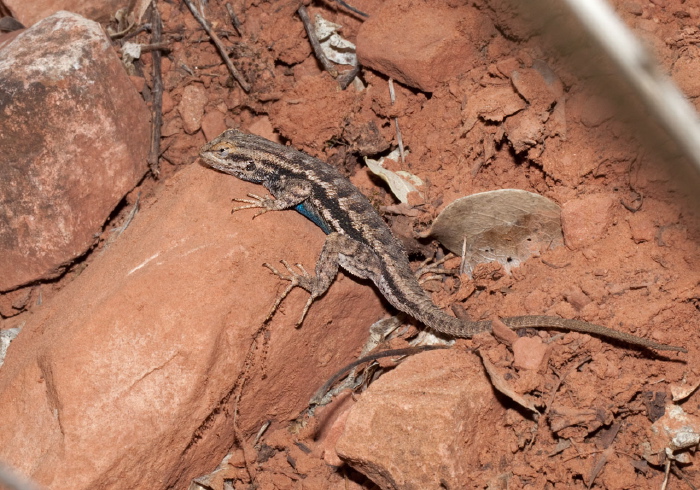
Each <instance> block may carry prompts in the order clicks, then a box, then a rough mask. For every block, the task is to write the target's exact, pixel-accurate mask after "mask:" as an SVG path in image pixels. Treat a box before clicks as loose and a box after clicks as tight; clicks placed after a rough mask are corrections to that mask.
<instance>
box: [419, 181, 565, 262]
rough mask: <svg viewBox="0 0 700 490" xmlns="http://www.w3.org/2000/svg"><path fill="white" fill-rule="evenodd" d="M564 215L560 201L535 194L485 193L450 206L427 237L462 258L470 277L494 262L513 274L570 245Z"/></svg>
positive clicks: (514, 191) (511, 191) (513, 190)
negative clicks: (537, 257) (540, 256)
mask: <svg viewBox="0 0 700 490" xmlns="http://www.w3.org/2000/svg"><path fill="white" fill-rule="evenodd" d="M560 214H561V209H560V208H559V206H558V205H557V204H556V203H554V202H552V201H551V200H549V199H547V198H546V197H543V196H540V195H538V194H533V193H532V192H527V191H523V190H519V189H501V190H496V191H489V192H482V193H479V194H474V195H472V196H468V197H463V198H461V199H457V200H456V201H455V202H453V203H452V204H450V205H449V206H447V207H446V208H445V209H444V210H443V211H442V213H440V215H439V216H438V217H437V218H435V221H434V222H433V224H432V226H431V228H430V230H429V231H427V232H426V233H424V234H423V235H422V236H424V237H427V236H432V237H434V238H436V239H437V240H438V241H439V242H440V243H442V244H443V245H444V246H445V247H446V248H447V249H448V250H450V251H451V252H453V253H455V254H457V255H460V256H462V257H463V262H462V272H464V273H467V274H469V275H471V272H472V270H473V269H474V267H475V266H476V265H477V264H480V263H487V262H494V261H496V262H500V263H501V264H503V266H504V268H505V270H506V272H508V273H510V269H511V268H513V267H517V266H519V265H520V264H521V263H522V262H524V261H525V260H527V259H528V258H530V257H532V256H533V255H536V254H539V253H540V252H542V251H544V250H547V249H550V248H554V247H558V246H560V245H563V244H564V238H563V234H562V231H561V218H560Z"/></svg>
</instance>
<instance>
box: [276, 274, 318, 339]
mask: <svg viewBox="0 0 700 490" xmlns="http://www.w3.org/2000/svg"><path fill="white" fill-rule="evenodd" d="M280 262H281V263H282V264H283V265H284V266H285V267H286V268H287V271H288V272H289V275H286V274H283V273H282V272H280V271H278V270H277V269H275V268H274V267H273V266H271V265H270V264H268V263H264V264H263V266H265V267H267V268H268V269H270V272H272V273H273V274H274V275H276V276H277V277H279V278H280V279H284V280H285V281H289V285H288V286H287V288H286V289H285V290H284V291H283V292H282V294H281V295H280V296H279V297H278V298H277V301H275V304H274V305H272V308H271V309H270V312H269V313H268V314H267V317H265V322H267V321H269V320H270V318H272V315H274V313H275V311H277V308H278V307H279V305H280V303H282V300H284V298H286V297H287V295H288V294H289V292H290V291H291V290H292V289H294V288H295V287H300V288H302V289H305V290H306V291H308V292H309V293H311V296H310V297H309V299H308V301H307V302H306V306H304V309H303V310H302V312H301V318H299V321H298V322H297V327H298V326H299V325H301V323H302V322H303V321H304V317H306V313H307V312H308V311H309V308H310V307H311V303H313V301H314V300H315V299H316V297H318V296H319V294H318V293H317V292H316V291H315V289H316V282H317V280H316V276H312V275H311V274H309V273H308V272H307V271H306V269H305V268H304V266H303V265H301V264H296V266H297V268H298V269H299V270H300V271H301V273H299V272H297V271H295V270H294V269H292V266H291V265H289V263H288V262H287V261H286V260H280Z"/></svg>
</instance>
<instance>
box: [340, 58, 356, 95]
mask: <svg viewBox="0 0 700 490" xmlns="http://www.w3.org/2000/svg"><path fill="white" fill-rule="evenodd" d="M359 72H360V63H359V62H358V63H357V64H356V65H355V66H353V67H352V69H351V70H347V71H344V72H343V73H342V74H341V75H340V76H339V77H338V78H337V80H338V84H339V85H340V89H341V90H345V89H346V88H348V86H349V85H350V83H351V82H352V81H353V80H354V79H355V77H356V76H357V74H358V73H359Z"/></svg>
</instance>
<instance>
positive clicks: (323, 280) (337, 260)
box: [263, 233, 376, 326]
mask: <svg viewBox="0 0 700 490" xmlns="http://www.w3.org/2000/svg"><path fill="white" fill-rule="evenodd" d="M359 256H362V258H363V260H361V261H358V260H355V259H354V258H356V257H359ZM371 259H376V256H375V254H373V253H372V252H371V250H369V248H368V247H367V246H366V245H363V244H362V243H360V242H358V241H356V240H353V239H352V238H350V237H348V236H346V235H341V234H340V233H331V234H329V235H328V236H327V237H326V242H325V243H324V244H323V249H322V250H321V254H320V255H319V257H318V260H317V261H316V270H315V274H314V275H311V274H309V273H308V272H306V269H304V267H303V266H302V265H301V264H297V268H298V269H299V271H300V272H297V271H296V270H294V269H293V268H292V267H291V266H290V265H289V264H288V263H287V262H286V261H284V260H282V261H281V262H282V264H283V265H284V266H285V267H286V268H287V272H288V274H285V273H283V272H280V271H278V270H277V269H275V268H274V267H273V266H271V265H270V264H263V265H264V266H265V267H267V268H268V269H270V271H272V273H273V274H275V275H276V276H278V277H279V278H280V279H284V280H285V281H289V285H288V286H287V288H286V289H285V290H284V291H283V292H282V294H281V295H280V296H279V297H278V298H277V301H275V304H274V305H272V308H271V309H270V313H268V315H267V317H266V318H265V321H266V322H267V321H269V320H270V318H272V315H274V314H275V311H277V308H278V307H279V305H280V304H281V303H282V301H283V300H284V298H286V297H287V295H288V294H289V293H290V291H291V290H292V289H294V288H295V287H300V288H302V289H305V290H306V291H308V292H309V293H310V294H311V296H309V299H308V300H307V301H306V305H305V306H304V309H303V310H302V312H301V317H300V318H299V321H298V322H297V326H299V325H301V323H302V322H303V321H304V317H306V314H307V313H308V311H309V308H310V307H311V304H312V303H313V302H314V301H315V300H316V298H318V297H319V296H322V295H323V294H324V293H325V292H326V291H328V288H329V287H330V286H331V283H332V282H333V279H335V276H337V275H338V268H339V267H340V266H341V265H342V267H343V269H345V270H347V271H348V272H350V273H351V274H352V275H354V276H357V277H360V278H362V279H366V278H371V279H374V275H375V274H374V273H375V269H376V265H375V264H374V261H373V260H371ZM364 263H367V264H371V265H372V267H369V268H368V267H363V266H362V264H364Z"/></svg>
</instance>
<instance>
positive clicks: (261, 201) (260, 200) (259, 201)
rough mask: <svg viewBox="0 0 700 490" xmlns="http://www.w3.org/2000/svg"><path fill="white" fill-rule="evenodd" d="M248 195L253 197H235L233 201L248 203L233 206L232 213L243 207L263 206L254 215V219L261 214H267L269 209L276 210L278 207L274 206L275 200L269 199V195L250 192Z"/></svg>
mask: <svg viewBox="0 0 700 490" xmlns="http://www.w3.org/2000/svg"><path fill="white" fill-rule="evenodd" d="M248 197H252V199H238V198H233V199H232V201H236V202H244V203H247V205H246V206H238V207H237V208H233V209H232V210H231V213H232V214H233V213H235V212H236V211H240V210H242V209H253V208H262V209H261V210H260V211H258V212H257V213H255V214H254V215H253V219H255V218H257V217H258V216H260V215H261V214H265V213H267V212H268V211H274V210H276V209H277V208H275V207H274V201H273V200H272V199H269V198H267V197H260V196H258V195H257V194H248Z"/></svg>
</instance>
